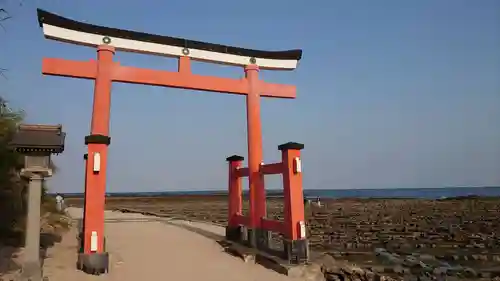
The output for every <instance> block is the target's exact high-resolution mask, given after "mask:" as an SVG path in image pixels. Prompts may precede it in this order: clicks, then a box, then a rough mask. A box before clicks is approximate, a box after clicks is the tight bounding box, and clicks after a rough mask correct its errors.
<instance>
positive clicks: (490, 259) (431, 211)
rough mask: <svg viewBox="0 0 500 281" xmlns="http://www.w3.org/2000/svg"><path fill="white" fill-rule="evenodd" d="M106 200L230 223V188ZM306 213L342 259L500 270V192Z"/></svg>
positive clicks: (369, 266) (326, 206)
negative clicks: (494, 195)
mask: <svg viewBox="0 0 500 281" xmlns="http://www.w3.org/2000/svg"><path fill="white" fill-rule="evenodd" d="M68 200H69V201H68V202H71V203H72V204H76V205H78V204H80V203H79V202H80V201H78V200H73V201H71V199H68ZM106 206H107V208H109V209H123V208H128V209H134V210H139V211H142V212H150V213H153V214H156V215H160V216H165V217H170V218H179V219H183V220H194V221H206V222H211V223H216V224H221V225H225V224H226V214H227V199H226V197H225V196H172V197H161V198H114V197H110V198H107V203H106ZM246 207H247V204H245V210H244V212H246V210H247V208H246ZM282 208H283V204H282V201H281V200H280V199H277V198H272V199H268V217H270V218H273V219H281V218H282V215H283V214H282ZM306 215H307V225H308V233H309V239H310V242H311V246H312V249H313V250H315V251H316V252H320V253H326V254H328V255H329V256H331V257H332V258H333V259H334V260H336V261H337V263H338V262H341V261H345V262H348V263H351V264H356V265H357V266H358V267H359V268H362V269H363V270H367V271H369V272H374V273H377V274H378V275H380V276H387V277H391V278H395V279H396V280H398V279H399V280H418V278H420V280H494V279H495V278H497V277H500V219H499V216H500V198H458V199H455V200H454V199H448V200H416V199H415V200H412V199H343V200H324V201H323V202H322V206H320V207H318V206H315V205H314V204H312V205H307V206H306ZM278 240H279V236H276V237H275V241H276V242H278ZM276 245H277V247H279V245H280V244H279V243H277V244H276ZM330 276H333V275H330ZM332 278H333V277H332ZM440 278H441V279H440ZM443 278H444V279H443ZM497 279H498V278H497ZM332 280H334V279H332ZM360 280H363V279H360Z"/></svg>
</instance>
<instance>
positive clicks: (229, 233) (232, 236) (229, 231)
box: [226, 226, 244, 242]
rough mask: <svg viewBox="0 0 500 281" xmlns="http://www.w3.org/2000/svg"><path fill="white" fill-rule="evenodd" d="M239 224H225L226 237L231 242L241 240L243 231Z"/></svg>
mask: <svg viewBox="0 0 500 281" xmlns="http://www.w3.org/2000/svg"><path fill="white" fill-rule="evenodd" d="M242 230H243V229H242V227H241V226H226V239H227V240H229V241H233V242H242V241H243V239H244V238H243V232H242Z"/></svg>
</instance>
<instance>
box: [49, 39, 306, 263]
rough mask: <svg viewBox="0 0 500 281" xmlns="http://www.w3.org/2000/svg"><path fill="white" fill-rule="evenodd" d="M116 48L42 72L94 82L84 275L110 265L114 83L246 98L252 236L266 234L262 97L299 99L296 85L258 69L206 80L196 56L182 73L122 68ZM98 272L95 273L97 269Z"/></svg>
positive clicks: (184, 61)
mask: <svg viewBox="0 0 500 281" xmlns="http://www.w3.org/2000/svg"><path fill="white" fill-rule="evenodd" d="M114 53H115V49H114V48H113V47H112V46H108V45H101V46H99V47H98V48H97V61H95V60H90V61H73V60H65V59H56V58H44V59H43V62H42V73H43V74H46V75H55V76H64V77H72V78H83V79H94V80H95V89H94V104H93V111H92V122H91V132H90V134H89V135H88V136H86V137H85V144H86V145H87V147H88V159H87V161H86V177H85V179H86V192H85V214H84V220H83V222H84V225H83V230H84V233H83V234H82V236H83V252H82V253H80V257H79V261H80V266H81V268H82V269H83V270H84V271H87V272H88V271H89V270H90V271H91V270H95V268H96V267H97V266H91V268H90V269H86V268H85V264H90V265H96V264H106V270H107V264H108V262H109V261H108V259H109V257H108V254H107V253H106V252H105V249H104V248H105V246H104V208H105V192H106V166H107V165H106V164H107V151H108V145H109V144H110V141H111V138H110V137H109V121H110V120H109V119H110V102H111V84H112V82H124V83H134V84H143V85H152V86H164V87H173V88H182V89H192V90H202V91H209V92H219V93H229V94H239V95H246V96H247V97H246V107H247V128H248V132H247V133H248V168H249V189H250V229H251V230H252V231H251V232H250V234H251V235H252V236H253V237H252V238H251V241H254V242H253V243H255V241H256V240H257V239H259V238H258V237H255V235H258V233H260V231H259V230H260V227H261V218H262V217H265V215H266V195H265V189H264V184H263V180H262V176H261V174H260V173H259V165H260V163H261V162H262V135H261V121H260V97H273V98H295V96H296V88H295V86H293V85H282V84H272V83H267V82H264V81H262V80H259V77H258V72H259V67H258V66H257V65H247V66H246V67H245V78H242V79H230V78H221V77H215V76H203V75H196V74H192V73H191V64H190V58H189V57H187V56H182V57H179V63H178V71H177V72H171V71H162V70H153V69H144V68H137V67H128V66H121V65H120V64H119V63H118V62H115V61H113V55H114ZM92 268H93V269H92Z"/></svg>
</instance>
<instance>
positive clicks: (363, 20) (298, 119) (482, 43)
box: [0, 0, 500, 192]
mask: <svg viewBox="0 0 500 281" xmlns="http://www.w3.org/2000/svg"><path fill="white" fill-rule="evenodd" d="M23 2H24V3H23V5H22V6H19V5H18V1H15V0H10V1H9V0H4V1H2V2H1V3H2V4H3V5H4V6H5V7H7V8H8V9H9V11H10V13H11V15H12V19H10V20H8V21H7V22H5V23H4V26H5V28H6V31H5V32H4V31H1V30H0V40H1V41H2V45H1V47H0V48H1V50H2V52H0V62H1V67H3V68H8V69H9V71H8V73H7V75H8V80H4V81H2V82H1V83H0V90H1V93H2V95H4V96H5V97H6V98H7V99H8V100H9V101H10V102H11V104H12V105H13V106H15V107H18V108H23V109H25V110H26V112H27V115H28V121H29V122H37V123H63V125H64V128H65V130H66V131H67V133H68V136H67V140H66V141H67V145H66V151H65V152H64V154H63V155H61V156H58V157H57V158H56V162H57V165H58V166H60V168H61V172H60V173H59V174H58V175H57V176H55V177H54V178H53V179H52V180H51V187H52V189H53V190H54V191H59V192H61V191H62V192H81V191H83V173H84V166H83V154H84V153H85V151H86V147H85V146H84V136H85V135H87V134H88V132H89V126H90V116H91V109H92V93H93V82H91V81H83V80H77V79H66V78H60V77H48V76H42V75H41V59H42V57H44V56H47V57H62V58H66V59H77V60H88V59H91V58H94V57H95V51H94V50H93V49H91V48H86V47H80V46H73V45H70V44H64V43H58V42H54V41H49V40H46V39H44V38H43V36H42V31H41V29H40V28H39V27H38V24H37V19H36V8H37V7H40V8H43V9H46V10H48V11H51V12H55V13H59V14H61V15H64V16H66V17H71V18H74V19H76V20H80V21H87V22H89V23H94V24H99V25H107V26H111V27H118V28H124V29H133V30H138V31H146V32H150V33H157V34H164V35H171V36H178V37H185V38H189V39H196V40H201V41H207V42H214V43H222V44H228V45H235V46H242V47H248V48H258V49H278V50H279V49H293V48H302V49H303V50H304V56H303V60H302V61H301V62H300V65H299V67H298V69H297V70H296V71H294V72H274V73H271V72H265V71H263V72H261V76H262V77H263V78H264V79H266V80H268V81H272V82H278V83H293V84H296V85H297V88H298V96H297V99H295V100H279V99H263V100H262V122H263V135H264V154H265V156H264V160H265V162H266V163H270V162H275V161H279V159H280V154H279V152H278V150H277V145H279V144H281V143H284V142H287V141H297V142H303V143H305V147H306V148H305V150H304V151H303V166H304V187H305V188H309V189H312V188H336V189H349V188H411V187H443V186H451V185H462V186H463V185H473V186H481V185H500V129H499V126H498V122H499V120H500V1H497V0H481V1H474V0H467V1H466V0H439V1H436V0H420V1H400V0H381V1H370V0H364V1H362V0H356V1H354V0H343V1H340V0H331V1H313V2H307V3H308V4H305V3H306V2H305V1H292V0H274V1H269V0H253V1H230V0H213V1H204V0H199V1H173V0H171V1H160V0H157V1H152V0H151V1H146V0H143V1H117V0H113V1H111V0H109V1H97V0H86V1H83V0H73V1H68V0H46V1H41V0H38V1H35V0H32V1H29V0H24V1H23ZM116 60H119V61H120V62H121V63H122V64H124V65H130V66H138V67H150V68H154V69H172V70H173V69H174V68H175V65H176V62H175V60H173V59H166V58H161V57H154V56H145V55H138V54H126V53H119V54H118V55H117V56H116ZM193 68H194V71H195V72H196V73H199V74H212V75H220V76H227V77H240V76H241V75H242V70H241V69H239V68H235V67H223V66H214V65H207V64H201V63H197V64H196V65H194V66H193ZM245 116H246V115H245V105H244V97H242V96H231V95H226V94H216V93H203V92H196V91H186V90H178V89H169V88H159V87H150V86H139V85H126V84H118V83H116V84H114V85H113V94H112V110H111V137H112V144H111V146H110V162H109V174H108V190H109V191H111V192H118V191H168V190H208V189H225V188H226V183H227V175H226V171H227V169H226V163H225V158H226V157H227V156H229V155H232V154H235V153H236V154H241V155H243V156H246V154H247V153H246V123H245ZM266 183H267V188H279V187H280V180H279V177H278V176H273V177H269V179H268V180H267V181H266Z"/></svg>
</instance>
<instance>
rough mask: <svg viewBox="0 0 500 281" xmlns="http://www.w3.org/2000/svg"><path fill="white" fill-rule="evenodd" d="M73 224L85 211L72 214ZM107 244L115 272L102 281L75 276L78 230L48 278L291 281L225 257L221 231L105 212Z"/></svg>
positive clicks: (52, 257) (56, 252) (55, 257)
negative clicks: (219, 238) (218, 240)
mask: <svg viewBox="0 0 500 281" xmlns="http://www.w3.org/2000/svg"><path fill="white" fill-rule="evenodd" d="M68 211H69V213H70V215H71V216H72V217H74V218H77V219H78V218H81V216H82V211H81V209H77V208H70V209H69V210H68ZM106 220H107V223H106V237H107V238H106V241H107V249H108V252H109V253H110V259H111V262H110V272H109V273H108V274H104V275H101V276H92V275H87V274H85V273H83V272H80V271H77V270H76V249H77V239H76V236H77V230H76V228H73V229H72V230H71V231H69V232H68V233H67V234H65V235H64V237H63V240H62V242H61V243H59V244H57V245H55V246H54V247H53V248H51V249H49V252H48V258H47V259H46V260H45V265H44V275H45V276H47V277H49V280H50V281H66V280H72V281H84V280H116V281H137V280H144V281H146V280H185V281H190V280H193V281H194V280H218V281H225V280H227V281H233V280H234V281H250V280H255V281H257V280H259V281H262V280H266V281H285V280H288V281H289V280H292V279H290V278H288V277H286V276H284V275H280V274H278V273H275V272H273V271H271V270H268V269H265V268H263V267H261V266H259V265H256V264H246V263H244V262H242V261H241V260H239V259H238V258H235V257H232V256H230V255H229V254H227V253H225V252H224V251H223V249H222V247H221V246H220V245H219V244H218V243H217V242H216V240H214V239H216V238H218V237H220V235H222V234H223V232H224V229H223V228H222V227H218V226H213V225H208V224H203V223H201V224H200V223H189V222H185V221H167V220H163V221H161V220H159V219H158V218H155V217H148V216H143V215H138V214H130V213H119V212H111V211H106Z"/></svg>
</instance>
